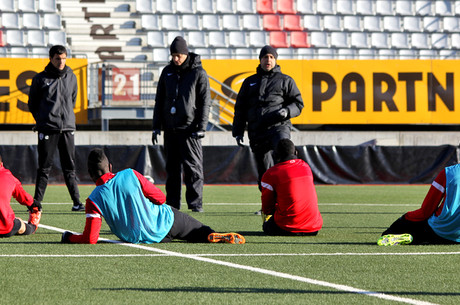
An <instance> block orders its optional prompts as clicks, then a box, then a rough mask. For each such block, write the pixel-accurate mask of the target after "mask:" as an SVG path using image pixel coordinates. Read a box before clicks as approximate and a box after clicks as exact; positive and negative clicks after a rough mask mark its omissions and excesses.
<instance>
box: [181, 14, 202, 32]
mask: <svg viewBox="0 0 460 305" xmlns="http://www.w3.org/2000/svg"><path fill="white" fill-rule="evenodd" d="M182 28H183V29H185V30H191V31H198V30H201V26H200V17H199V15H196V14H193V15H192V14H187V15H182Z"/></svg>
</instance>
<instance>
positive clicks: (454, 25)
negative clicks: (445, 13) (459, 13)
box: [443, 17, 460, 32]
mask: <svg viewBox="0 0 460 305" xmlns="http://www.w3.org/2000/svg"><path fill="white" fill-rule="evenodd" d="M443 30H444V32H459V31H460V24H459V19H458V17H444V18H443Z"/></svg>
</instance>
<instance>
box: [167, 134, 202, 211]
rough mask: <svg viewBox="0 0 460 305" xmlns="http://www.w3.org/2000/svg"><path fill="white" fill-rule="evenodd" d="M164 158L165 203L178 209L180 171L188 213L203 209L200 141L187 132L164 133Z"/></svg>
mask: <svg viewBox="0 0 460 305" xmlns="http://www.w3.org/2000/svg"><path fill="white" fill-rule="evenodd" d="M164 148H165V154H166V175H167V178H166V203H167V204H169V205H170V206H172V207H175V208H176V209H178V210H179V209H180V206H181V195H182V170H183V172H184V183H185V186H186V191H185V199H186V201H187V205H188V208H189V209H193V208H201V207H202V206H203V182H204V176H203V149H202V146H201V140H198V139H192V138H191V137H190V133H188V132H183V131H182V132H171V131H165V133H164Z"/></svg>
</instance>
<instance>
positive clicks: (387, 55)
mask: <svg viewBox="0 0 460 305" xmlns="http://www.w3.org/2000/svg"><path fill="white" fill-rule="evenodd" d="M377 53H378V57H379V59H396V58H397V57H398V52H397V51H396V50H392V49H380V50H378V51H377Z"/></svg>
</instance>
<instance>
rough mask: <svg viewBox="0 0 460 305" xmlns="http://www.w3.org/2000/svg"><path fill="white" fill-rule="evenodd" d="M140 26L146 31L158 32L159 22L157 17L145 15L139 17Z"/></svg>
mask: <svg viewBox="0 0 460 305" xmlns="http://www.w3.org/2000/svg"><path fill="white" fill-rule="evenodd" d="M141 26H142V28H143V29H145V30H148V31H158V30H159V29H160V21H159V17H158V15H152V14H145V15H142V16H141Z"/></svg>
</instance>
